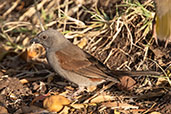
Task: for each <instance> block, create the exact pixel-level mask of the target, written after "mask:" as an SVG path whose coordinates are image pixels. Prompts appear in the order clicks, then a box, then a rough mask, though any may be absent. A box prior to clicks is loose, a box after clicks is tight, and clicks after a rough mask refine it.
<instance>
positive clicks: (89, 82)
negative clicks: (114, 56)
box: [32, 29, 160, 88]
mask: <svg viewBox="0 0 171 114" xmlns="http://www.w3.org/2000/svg"><path fill="white" fill-rule="evenodd" d="M33 41H34V42H37V43H40V44H42V45H43V46H44V48H45V49H46V58H47V60H48V63H49V64H50V66H51V67H52V68H53V69H54V71H55V72H57V73H58V74H59V75H60V76H62V77H64V78H65V79H67V80H69V81H71V82H73V83H75V84H77V85H78V86H79V88H84V87H88V86H93V85H95V86H96V85H98V84H101V83H103V82H105V81H112V82H115V83H119V82H120V81H119V78H120V76H125V75H127V76H131V75H135V76H137V75H159V74H160V73H158V72H153V71H151V72H150V71H139V72H138V71H135V72H132V71H111V70H109V69H108V68H107V67H106V66H105V65H103V64H102V63H101V62H100V61H98V60H97V59H96V58H94V57H93V56H91V55H90V54H88V53H86V52H84V51H83V50H82V49H80V48H79V47H77V46H75V45H74V44H72V43H71V42H70V41H69V40H67V39H66V38H65V37H64V35H62V34H61V33H60V32H57V31H56V30H53V29H48V30H46V31H43V32H40V33H39V34H38V35H37V37H36V38H34V39H33V40H32V42H33Z"/></svg>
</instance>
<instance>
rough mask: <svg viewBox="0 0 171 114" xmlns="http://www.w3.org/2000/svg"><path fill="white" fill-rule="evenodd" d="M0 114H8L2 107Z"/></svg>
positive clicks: (0, 107)
mask: <svg viewBox="0 0 171 114" xmlns="http://www.w3.org/2000/svg"><path fill="white" fill-rule="evenodd" d="M0 114H8V111H7V109H6V108H5V107H3V106H0Z"/></svg>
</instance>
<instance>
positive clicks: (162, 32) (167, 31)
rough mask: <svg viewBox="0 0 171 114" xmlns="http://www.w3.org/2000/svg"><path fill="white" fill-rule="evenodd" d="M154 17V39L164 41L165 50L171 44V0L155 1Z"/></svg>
mask: <svg viewBox="0 0 171 114" xmlns="http://www.w3.org/2000/svg"><path fill="white" fill-rule="evenodd" d="M155 3H156V15H155V25H154V37H155V40H156V43H157V44H158V41H157V39H159V40H163V41H165V48H166V47H167V45H168V43H170V42H171V21H170V20H171V0H155Z"/></svg>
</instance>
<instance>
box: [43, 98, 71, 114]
mask: <svg viewBox="0 0 171 114" xmlns="http://www.w3.org/2000/svg"><path fill="white" fill-rule="evenodd" d="M69 104H70V101H69V100H68V99H67V98H65V97H64V96H61V95H53V96H50V97H47V98H46V99H45V100H44V101H43V107H44V108H46V109H48V110H49V111H51V112H59V111H61V110H62V109H63V108H64V106H65V105H69Z"/></svg>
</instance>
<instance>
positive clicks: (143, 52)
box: [0, 0, 171, 114]
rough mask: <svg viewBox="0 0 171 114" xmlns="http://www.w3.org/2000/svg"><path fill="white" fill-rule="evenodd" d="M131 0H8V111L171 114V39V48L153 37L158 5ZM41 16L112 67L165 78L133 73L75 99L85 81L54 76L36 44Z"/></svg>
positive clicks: (4, 46) (2, 106)
mask: <svg viewBox="0 0 171 114" xmlns="http://www.w3.org/2000/svg"><path fill="white" fill-rule="evenodd" d="M128 1H129V0H107V1H105V0H97V1H94V0H59V1H56V0H37V3H35V2H34V1H33V0H16V1H15V0H2V1H0V28H1V30H0V114H7V113H9V114H44V113H45V114H46V113H47V114H50V113H52V110H54V109H55V111H56V112H58V113H71V114H72V113H73V114H75V113H106V114H108V113H123V114H138V113H144V114H145V113H157V114H158V113H159V114H169V113H170V112H171V89H170V86H171V80H170V77H169V76H170V75H171V73H170V72H171V65H170V64H171V51H170V50H171V44H169V45H168V46H167V48H164V43H165V42H163V41H159V45H157V44H156V43H155V40H154V38H153V37H152V36H153V34H152V22H153V19H154V13H155V6H154V2H153V1H152V0H139V2H136V1H132V2H128ZM35 5H36V6H37V10H38V11H36V10H35ZM36 12H37V13H36ZM38 12H39V13H40V14H39V13H38ZM38 16H39V17H40V19H39V18H38ZM40 21H41V23H42V25H43V26H44V27H45V28H54V29H57V30H58V31H60V32H62V33H63V34H64V35H65V37H67V38H68V39H69V40H70V41H71V42H73V43H74V44H75V45H77V46H79V47H80V48H82V49H83V50H85V51H86V52H88V53H90V54H91V55H93V56H94V57H96V58H97V59H99V60H100V61H101V62H103V63H104V64H105V65H106V66H107V67H109V68H110V69H111V70H112V69H117V70H131V71H136V70H153V71H158V72H162V73H163V75H162V76H160V77H158V76H145V77H143V76H138V77H128V76H125V77H123V78H122V80H121V84H112V83H110V82H107V83H104V84H102V85H99V86H98V87H97V88H96V90H94V89H93V90H94V91H92V90H91V89H90V90H89V89H88V90H87V91H84V92H82V93H81V94H80V95H78V97H72V94H73V93H74V92H75V91H76V90H77V85H75V84H73V83H71V82H69V81H67V80H65V79H63V78H61V77H60V76H58V75H56V74H55V73H54V71H53V70H52V68H51V67H50V66H49V65H48V63H47V60H46V59H45V50H44V48H42V46H41V45H32V46H31V44H30V43H29V41H30V39H32V38H33V37H34V36H35V35H36V34H37V33H39V32H40V31H41V26H40ZM166 75H167V76H166ZM52 96H53V97H52ZM54 96H55V97H54ZM45 99H46V100H45ZM49 99H50V100H49ZM51 99H52V100H51ZM48 100H49V101H48ZM53 101H56V102H55V103H54V102H53ZM66 102H67V103H66ZM56 103H57V104H56ZM51 104H52V105H51Z"/></svg>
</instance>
